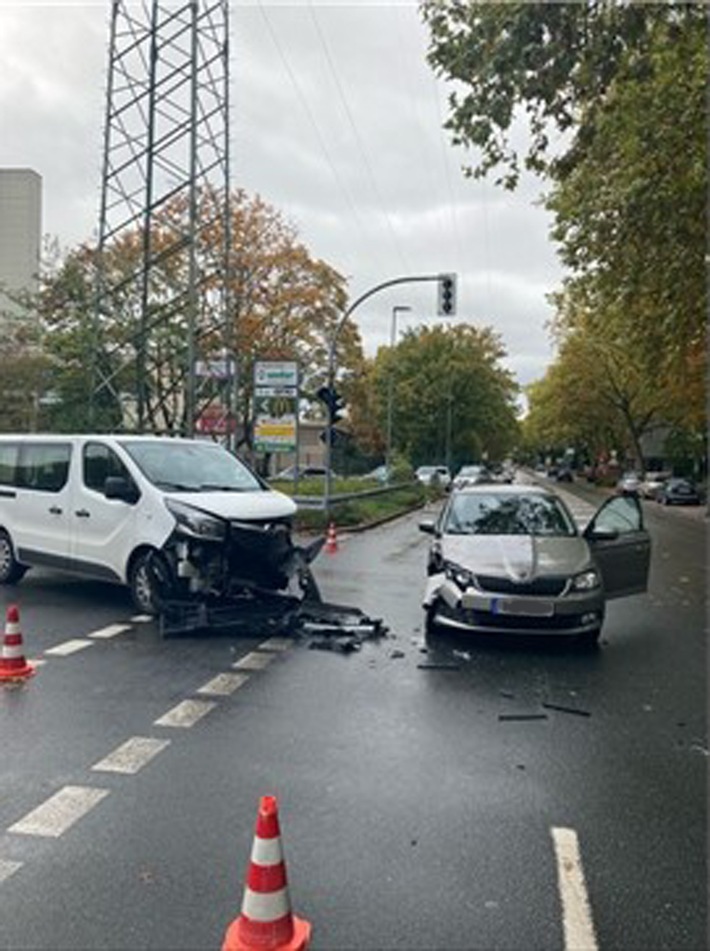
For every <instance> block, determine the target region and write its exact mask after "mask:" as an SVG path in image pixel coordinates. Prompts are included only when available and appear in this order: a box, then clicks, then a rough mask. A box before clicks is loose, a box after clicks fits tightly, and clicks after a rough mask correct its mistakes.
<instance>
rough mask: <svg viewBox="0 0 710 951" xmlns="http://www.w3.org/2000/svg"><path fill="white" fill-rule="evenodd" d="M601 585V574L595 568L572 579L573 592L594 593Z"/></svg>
mask: <svg viewBox="0 0 710 951" xmlns="http://www.w3.org/2000/svg"><path fill="white" fill-rule="evenodd" d="M599 584H600V581H599V573H598V572H597V571H596V569H595V568H589V569H587V571H583V572H581V574H578V575H575V576H574V578H572V590H573V591H593V590H594V588H598V587H599Z"/></svg>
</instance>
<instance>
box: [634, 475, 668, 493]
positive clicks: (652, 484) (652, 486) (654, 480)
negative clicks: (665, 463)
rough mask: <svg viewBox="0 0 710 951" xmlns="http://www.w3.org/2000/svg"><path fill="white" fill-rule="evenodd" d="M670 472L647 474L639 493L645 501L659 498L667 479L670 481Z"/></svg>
mask: <svg viewBox="0 0 710 951" xmlns="http://www.w3.org/2000/svg"><path fill="white" fill-rule="evenodd" d="M670 477H671V474H670V472H647V473H646V475H645V476H644V477H643V479H642V480H641V485H640V486H639V493H640V494H641V495H642V496H643V497H644V498H645V499H655V498H657V497H658V492H659V489H661V487H662V486H663V484H664V482H665V481H666V480H667V479H670Z"/></svg>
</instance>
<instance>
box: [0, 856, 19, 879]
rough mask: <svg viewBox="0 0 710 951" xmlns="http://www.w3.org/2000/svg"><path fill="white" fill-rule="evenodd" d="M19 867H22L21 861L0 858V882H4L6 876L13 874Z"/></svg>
mask: <svg viewBox="0 0 710 951" xmlns="http://www.w3.org/2000/svg"><path fill="white" fill-rule="evenodd" d="M20 868H22V862H11V861H10V860H9V859H0V882H4V881H5V879H6V878H9V877H10V876H11V875H14V874H15V872H16V871H17V870H18V869H20Z"/></svg>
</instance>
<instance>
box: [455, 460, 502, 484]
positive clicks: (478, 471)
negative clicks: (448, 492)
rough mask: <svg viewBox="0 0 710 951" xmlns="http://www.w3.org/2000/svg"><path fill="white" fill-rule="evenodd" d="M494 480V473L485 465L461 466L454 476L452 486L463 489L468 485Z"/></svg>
mask: <svg viewBox="0 0 710 951" xmlns="http://www.w3.org/2000/svg"><path fill="white" fill-rule="evenodd" d="M493 481H495V480H494V478H493V475H492V474H491V473H490V472H489V470H488V469H487V468H486V467H485V466H483V465H467V466H461V468H460V469H459V471H458V472H457V473H456V475H455V476H454V481H453V484H452V488H454V489H463V488H464V486H467V485H485V484H486V483H488V482H493Z"/></svg>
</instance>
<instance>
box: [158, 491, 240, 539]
mask: <svg viewBox="0 0 710 951" xmlns="http://www.w3.org/2000/svg"><path fill="white" fill-rule="evenodd" d="M165 504H166V506H167V508H168V511H169V512H170V513H171V514H172V515H173V516H174V518H175V520H176V522H177V524H178V530H179V531H181V532H182V533H183V534H184V535H190V536H191V537H192V538H202V539H204V540H205V541H210V542H221V541H224V539H225V537H226V535H227V525H226V523H225V522H223V521H221V520H220V519H218V518H213V517H212V516H211V515H207V513H206V512H201V511H200V510H199V509H196V508H193V507H192V506H191V505H186V504H185V503H184V502H178V501H176V500H175V499H166V500H165Z"/></svg>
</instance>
